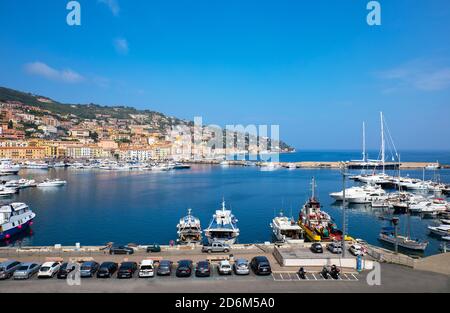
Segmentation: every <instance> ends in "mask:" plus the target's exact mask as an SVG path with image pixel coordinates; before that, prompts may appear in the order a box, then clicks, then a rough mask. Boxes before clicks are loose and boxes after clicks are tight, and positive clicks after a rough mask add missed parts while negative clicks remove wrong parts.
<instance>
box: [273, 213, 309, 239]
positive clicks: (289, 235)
mask: <svg viewBox="0 0 450 313" xmlns="http://www.w3.org/2000/svg"><path fill="white" fill-rule="evenodd" d="M270 227H271V228H272V232H273V236H274V237H275V239H276V241H277V242H280V243H302V242H304V240H303V239H302V237H303V234H302V233H303V231H302V228H301V227H300V226H299V225H298V223H296V222H295V220H294V219H293V218H288V217H287V216H284V215H283V213H282V212H280V214H279V216H277V217H275V218H274V219H273V220H272V223H271V224H270Z"/></svg>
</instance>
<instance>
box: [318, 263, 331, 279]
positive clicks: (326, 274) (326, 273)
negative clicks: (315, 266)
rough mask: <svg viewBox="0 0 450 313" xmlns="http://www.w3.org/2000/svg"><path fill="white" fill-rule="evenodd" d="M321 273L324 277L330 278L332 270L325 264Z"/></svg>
mask: <svg viewBox="0 0 450 313" xmlns="http://www.w3.org/2000/svg"><path fill="white" fill-rule="evenodd" d="M320 275H322V277H323V278H324V279H328V278H329V276H330V272H329V271H328V269H327V267H326V266H324V267H323V268H322V272H320Z"/></svg>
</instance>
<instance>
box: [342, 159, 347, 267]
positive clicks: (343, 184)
mask: <svg viewBox="0 0 450 313" xmlns="http://www.w3.org/2000/svg"><path fill="white" fill-rule="evenodd" d="M345 169H346V167H345V164H344V163H342V239H341V240H342V257H343V258H345V254H346V248H345V234H346V232H347V229H346V228H347V225H346V212H345V206H346V198H345V192H346V190H345V189H346V175H347V174H346V171H345Z"/></svg>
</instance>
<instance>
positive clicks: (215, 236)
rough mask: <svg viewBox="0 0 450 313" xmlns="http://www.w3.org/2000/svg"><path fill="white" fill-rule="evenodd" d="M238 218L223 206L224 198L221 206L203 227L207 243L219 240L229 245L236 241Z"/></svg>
mask: <svg viewBox="0 0 450 313" xmlns="http://www.w3.org/2000/svg"><path fill="white" fill-rule="evenodd" d="M237 222H238V220H237V219H236V217H235V216H234V215H233V214H232V213H231V210H228V209H227V208H226V207H225V200H223V201H222V208H221V209H219V210H216V213H215V214H214V215H213V218H212V220H211V222H210V224H209V226H208V228H207V229H205V236H206V238H207V239H208V242H209V243H213V242H216V241H220V242H223V243H226V244H229V245H232V244H234V243H235V242H236V240H237V238H238V236H239V228H238V227H237Z"/></svg>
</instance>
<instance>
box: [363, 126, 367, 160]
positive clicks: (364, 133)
mask: <svg viewBox="0 0 450 313" xmlns="http://www.w3.org/2000/svg"><path fill="white" fill-rule="evenodd" d="M362 155H363V162H367V155H366V122H363V153H362Z"/></svg>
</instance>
